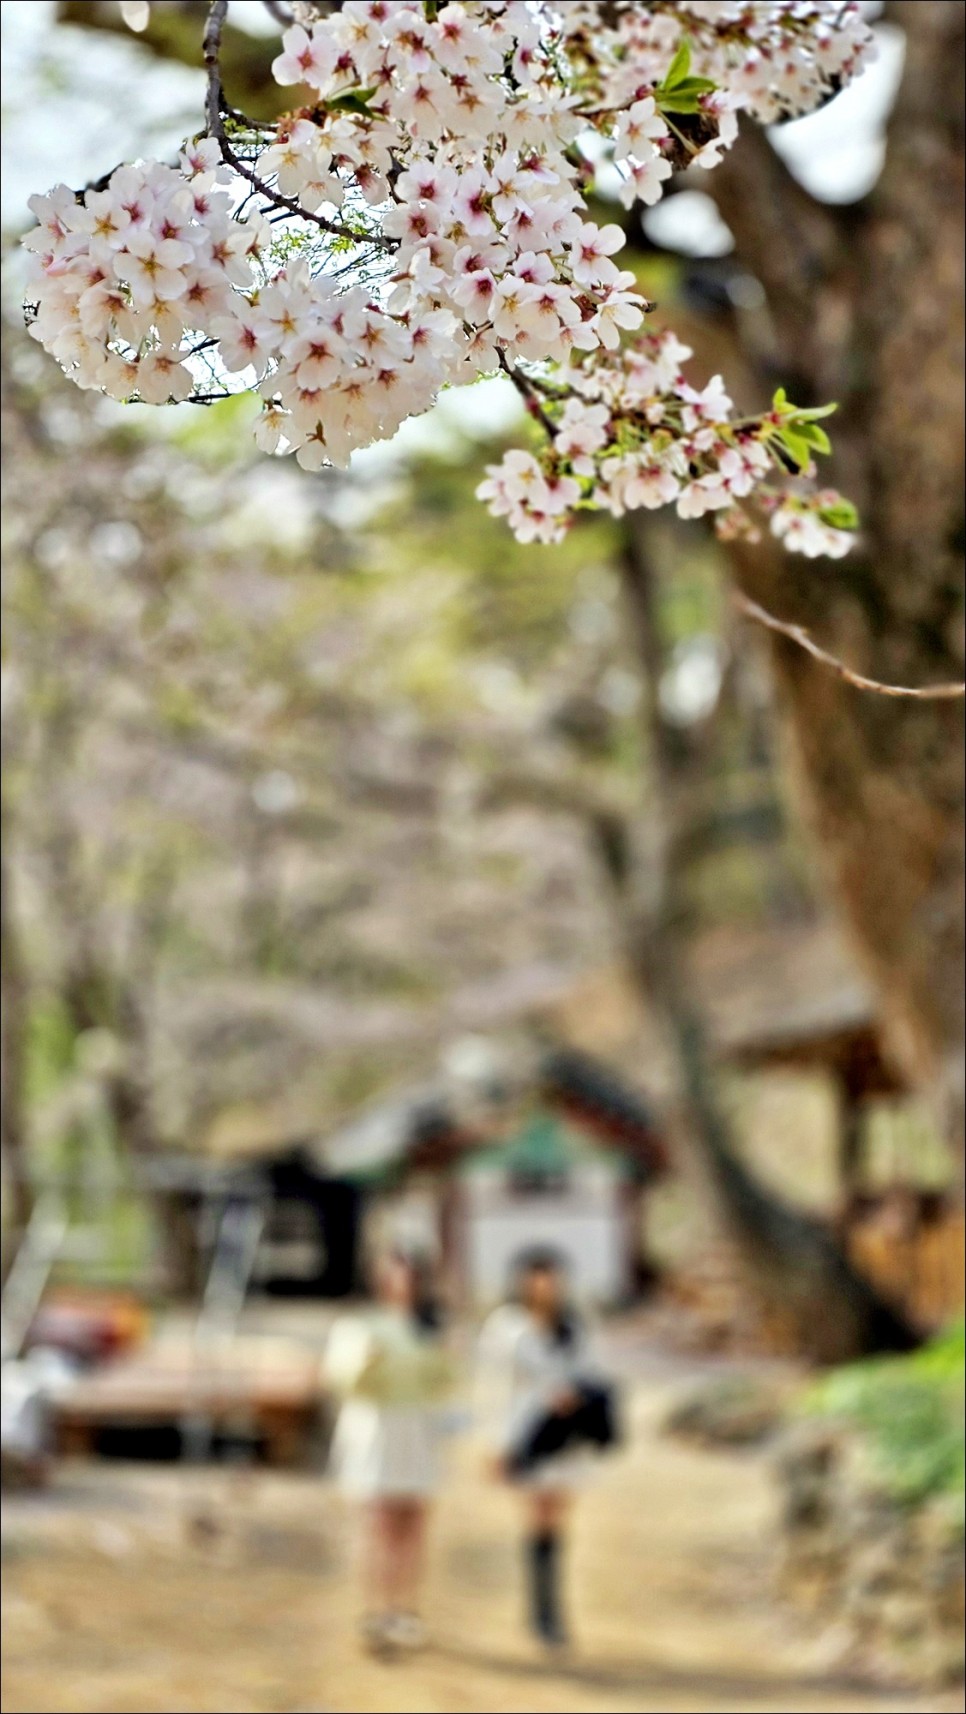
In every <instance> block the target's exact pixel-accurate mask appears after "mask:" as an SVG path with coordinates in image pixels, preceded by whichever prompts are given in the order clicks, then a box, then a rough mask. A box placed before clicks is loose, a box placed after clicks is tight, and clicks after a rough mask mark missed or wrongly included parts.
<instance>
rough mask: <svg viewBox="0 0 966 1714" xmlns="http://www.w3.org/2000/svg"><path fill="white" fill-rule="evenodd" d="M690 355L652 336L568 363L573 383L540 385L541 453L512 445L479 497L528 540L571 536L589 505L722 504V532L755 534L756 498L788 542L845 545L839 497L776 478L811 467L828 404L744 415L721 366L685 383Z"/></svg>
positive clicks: (683, 513)
mask: <svg viewBox="0 0 966 1714" xmlns="http://www.w3.org/2000/svg"><path fill="white" fill-rule="evenodd" d="M690 356H691V352H690V351H689V349H688V347H687V346H685V345H682V344H681V343H680V341H679V340H678V339H677V338H676V336H675V335H674V334H673V333H648V334H645V335H644V336H643V337H642V338H641V339H639V340H637V341H636V342H635V343H634V344H633V345H631V346H625V347H624V348H623V349H622V350H621V352H620V353H619V354H618V355H617V356H616V357H612V356H611V355H610V354H606V355H602V356H597V355H595V357H593V358H591V359H590V360H589V361H588V362H586V363H585V364H584V365H583V366H582V367H581V368H579V369H578V368H574V369H572V370H571V371H569V372H568V376H567V387H566V389H564V388H563V387H562V386H561V385H560V384H559V382H558V383H555V384H554V385H553V386H552V387H544V386H534V384H533V383H532V382H530V383H529V385H530V386H531V388H532V389H533V397H532V405H533V408H534V411H535V414H536V415H538V416H539V419H540V421H541V423H542V425H543V427H544V429H545V430H546V432H547V439H546V443H545V445H544V447H543V450H542V451H541V452H540V454H539V455H535V454H534V453H531V452H527V451H524V450H522V449H517V448H515V449H513V450H511V451H509V452H508V453H506V455H505V456H504V458H503V460H502V462H501V463H500V464H496V465H491V466H489V467H488V470H487V474H486V480H485V481H484V482H482V483H481V484H480V486H479V488H478V489H477V497H478V498H479V499H481V500H485V501H486V502H487V503H488V506H489V509H490V511H491V512H492V513H493V514H494V515H495V516H497V517H505V518H506V520H507V522H508V524H509V525H510V528H511V529H512V530H513V532H514V534H515V535H516V536H517V538H518V540H520V541H523V542H532V541H539V542H556V541H561V540H562V539H563V537H564V535H565V534H566V532H567V530H568V528H569V527H570V525H571V523H572V522H573V519H574V517H575V515H576V513H577V512H578V511H579V510H580V509H581V508H584V507H593V508H598V509H604V510H607V511H609V512H610V513H612V515H613V516H614V517H621V516H623V514H624V513H625V512H631V511H637V510H639V509H640V508H644V509H646V510H655V509H656V508H658V507H661V506H669V505H673V506H674V507H675V508H676V510H677V513H678V516H679V517H681V518H700V517H703V516H704V515H705V514H706V513H713V514H714V515H715V521H716V524H717V525H718V527H719V530H720V533H721V534H722V535H725V536H735V535H738V534H742V535H746V536H747V535H755V534H756V533H757V527H756V525H755V523H754V521H753V519H752V518H751V517H750V516H749V514H748V513H747V511H746V510H745V508H744V506H743V505H742V504H741V502H743V501H748V500H751V501H752V502H753V504H754V505H755V508H756V510H757V511H759V512H761V513H763V514H765V515H770V524H771V530H772V533H773V534H774V535H776V536H778V537H780V538H782V539H783V540H784V542H785V545H786V547H788V548H791V549H793V550H795V551H798V552H800V553H804V554H807V555H809V556H810V557H811V556H815V555H817V554H823V553H824V554H830V555H832V556H833V557H838V556H839V555H840V554H842V553H844V552H846V551H847V548H848V547H849V545H850V543H851V540H852V535H851V530H852V529H854V524H855V519H854V515H853V514H852V510H851V508H850V507H849V506H848V505H847V502H845V501H843V500H842V498H841V496H840V495H838V494H836V493H834V492H832V491H831V490H824V491H822V492H821V493H819V494H809V493H804V494H800V493H787V494H786V493H781V494H778V495H776V494H774V493H772V491H771V490H770V489H769V488H768V487H767V486H766V481H767V478H768V477H769V476H771V475H775V474H776V473H780V474H781V475H782V476H783V477H785V476H787V474H788V472H789V470H790V469H791V470H792V471H795V470H797V471H799V472H800V473H801V474H803V475H810V474H812V473H813V466H812V461H811V448H812V447H817V448H818V449H820V450H824V449H825V448H826V447H827V445H828V442H827V440H826V437H825V434H824V431H822V430H821V429H819V428H818V425H817V422H816V421H815V419H816V418H817V417H818V416H820V415H823V414H825V413H824V412H820V411H799V410H797V409H796V408H795V407H794V406H792V405H789V404H788V402H787V400H786V399H785V397H784V394H783V393H778V394H776V396H775V401H774V403H773V407H772V409H771V410H770V411H768V412H766V413H763V414H762V415H761V416H758V417H752V418H747V417H746V418H739V419H736V418H734V417H733V415H732V410H733V407H732V402H731V400H730V399H729V397H728V395H727V393H726V392H725V389H724V383H723V381H722V379H721V376H720V375H715V376H713V377H712V379H711V380H710V381H709V382H708V383H707V385H706V386H705V387H704V388H702V389H701V390H700V391H699V390H698V389H697V388H695V387H694V386H692V385H691V383H690V382H689V381H687V380H686V378H685V376H684V373H683V371H682V364H683V363H684V362H685V361H686V360H687V358H689V357H690Z"/></svg>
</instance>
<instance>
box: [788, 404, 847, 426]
mask: <svg viewBox="0 0 966 1714" xmlns="http://www.w3.org/2000/svg"><path fill="white" fill-rule="evenodd" d="M837 410H838V405H836V404H832V405H815V406H814V407H813V408H812V409H811V410H808V411H800V410H798V409H797V407H796V409H795V415H796V417H797V419H798V421H799V422H800V423H815V422H818V420H819V418H820V417H830V416H831V415H832V413H833V412H834V411H837Z"/></svg>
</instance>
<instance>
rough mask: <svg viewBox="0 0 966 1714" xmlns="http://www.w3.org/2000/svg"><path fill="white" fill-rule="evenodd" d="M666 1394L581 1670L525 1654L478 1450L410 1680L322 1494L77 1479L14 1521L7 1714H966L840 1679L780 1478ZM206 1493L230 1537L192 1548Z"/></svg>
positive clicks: (597, 1586)
mask: <svg viewBox="0 0 966 1714" xmlns="http://www.w3.org/2000/svg"><path fill="white" fill-rule="evenodd" d="M667 1396H668V1382H667V1379H666V1377H662V1376H660V1375H651V1376H650V1377H649V1376H648V1375H647V1374H646V1373H644V1374H642V1375H640V1376H639V1378H638V1380H637V1382H636V1383H635V1385H634V1388H633V1407H632V1417H633V1427H634V1433H633V1437H632V1444H631V1446H630V1448H629V1450H627V1451H626V1452H622V1453H621V1454H620V1455H619V1457H616V1458H615V1459H614V1460H613V1461H612V1462H611V1463H609V1464H607V1465H606V1466H605V1467H602V1469H601V1473H600V1476H599V1479H598V1480H597V1481H596V1483H595V1484H594V1486H593V1488H592V1489H591V1490H590V1491H589V1492H588V1494H587V1495H586V1496H585V1498H584V1500H583V1502H582V1506H581V1511H580V1515H579V1518H578V1522H577V1528H576V1534H575V1540H574V1547H573V1553H572V1556H571V1565H570V1578H571V1589H572V1597H573V1603H574V1610H575V1618H576V1625H575V1629H576V1631H577V1636H578V1646H577V1648H576V1649H575V1651H574V1654H573V1657H572V1658H571V1659H569V1660H568V1661H566V1662H556V1661H554V1662H547V1661H546V1660H545V1659H543V1658H541V1657H540V1656H539V1655H538V1654H537V1653H536V1651H535V1650H534V1649H533V1647H532V1646H531V1645H530V1644H529V1643H528V1642H527V1641H526V1639H525V1638H524V1637H523V1636H522V1634H521V1630H520V1625H519V1608H520V1589H519V1583H518V1550H517V1547H516V1545H515V1516H514V1509H513V1505H512V1499H511V1496H509V1495H507V1494H505V1493H503V1492H502V1491H501V1490H498V1489H490V1488H485V1487H483V1486H481V1483H480V1481H479V1478H478V1465H479V1457H478V1452H477V1451H476V1449H475V1448H474V1447H473V1445H472V1443H469V1442H467V1443H464V1444H461V1445H459V1446H457V1447H455V1448H454V1456H453V1469H452V1481H451V1484H450V1486H449V1487H448V1489H447V1493H446V1496H445V1499H444V1502H443V1504H442V1505H441V1507H440V1514H439V1518H438V1521H437V1528H436V1538H435V1544H434V1564H433V1576H432V1590H433V1594H432V1616H433V1628H434V1632H435V1636H436V1639H437V1640H436V1642H435V1643H434V1646H433V1647H432V1648H431V1649H429V1650H428V1651H427V1652H426V1654H425V1655H423V1656H421V1657H419V1658H417V1659H413V1660H411V1661H409V1662H407V1663H406V1664H405V1665H403V1666H399V1665H395V1666H386V1665H380V1664H377V1663H372V1662H369V1661H368V1660H365V1659H364V1658H363V1657H362V1656H361V1655H360V1653H359V1650H358V1647H357V1643H356V1637H355V1628H354V1622H355V1610H356V1600H355V1590H354V1568H353V1552H352V1529H351V1520H350V1519H347V1518H346V1517H345V1515H344V1514H343V1512H342V1509H341V1506H340V1505H339V1503H338V1501H337V1500H336V1498H335V1496H334V1495H333V1494H332V1493H331V1490H330V1489H329V1488H328V1486H327V1485H326V1484H324V1483H323V1482H321V1481H319V1480H317V1479H314V1478H311V1477H306V1476H279V1475H272V1474H267V1473H265V1474H261V1473H257V1474H255V1475H253V1476H249V1477H247V1478H246V1477H239V1476H237V1475H236V1476H235V1477H234V1478H232V1477H228V1476H226V1475H225V1474H220V1475H216V1476H215V1477H211V1476H206V1475H205V1473H204V1472H192V1473H189V1474H188V1475H185V1474H183V1473H180V1472H178V1471H177V1470H175V1469H171V1468H161V1467H156V1468H149V1467H144V1466H140V1467H136V1466H117V1465H108V1464H104V1463H102V1464H95V1465H87V1466H74V1467H65V1469H64V1470H63V1471H62V1472H61V1474H60V1477H59V1479H58V1483H57V1487H56V1489H55V1490H54V1491H53V1492H52V1493H51V1494H50V1495H48V1496H46V1497H43V1498H41V1499H39V1500H38V1499H36V1498H34V1499H31V1500H29V1501H28V1500H16V1501H14V1502H11V1504H10V1505H8V1507H7V1508H6V1511H7V1520H6V1537H7V1567H6V1575H5V1578H4V1585H5V1588H4V1594H5V1600H4V1632H5V1637H4V1650H3V1664H4V1691H3V1709H4V1714H39V1711H40V1710H50V1711H51V1714H62V1711H63V1714H66V1711H68V1710H69V1711H71V1714H75V1711H76V1714H80V1711H83V1714H94V1711H96V1714H114V1711H117V1714H120V1711H122V1710H125V1711H131V1714H179V1711H181V1710H198V1711H199V1714H242V1711H245V1714H249V1711H250V1714H282V1711H285V1710H289V1711H298V1710H303V1711H308V1710H325V1711H329V1714H336V1711H339V1714H343V1711H345V1714H349V1711H353V1714H361V1711H364V1710H371V1711H375V1710H387V1711H388V1710H392V1711H399V1714H409V1711H412V1714H416V1711H419V1714H458V1711H460V1714H461V1711H467V1714H468V1711H475V1710H480V1711H482V1710H491V1709H493V1710H505V1711H507V1714H510V1711H513V1714H515V1711H520V1714H523V1711H524V1710H526V1711H533V1714H542V1711H547V1714H549V1711H551V1710H554V1711H558V1714H608V1711H614V1714H632V1711H633V1714H648V1711H652V1710H653V1711H657V1710H668V1711H669V1714H670V1711H672V1710H694V1711H701V1714H711V1711H716V1714H718V1711H720V1714H726V1711H730V1710H735V1711H739V1710H740V1711H742V1714H782V1711H787V1714H813V1711H814V1714H833V1711H834V1714H849V1711H852V1710H855V1711H859V1710H868V1711H870V1714H872V1711H874V1710H882V1711H883V1714H886V1711H890V1710H891V1711H895V1714H913V1710H916V1709H918V1710H922V1711H923V1714H925V1711H926V1710H935V1711H939V1710H944V1709H945V1710H951V1709H953V1708H957V1707H958V1708H961V1707H962V1703H961V1702H957V1701H955V1700H952V1699H948V1698H947V1699H943V1698H934V1699H932V1700H930V1699H928V1698H924V1699H920V1700H919V1701H915V1700H914V1699H913V1698H911V1697H910V1696H909V1695H908V1694H895V1695H891V1694H887V1693H883V1692H877V1691H875V1690H874V1689H870V1688H868V1687H863V1686H861V1685H858V1684H856V1683H854V1682H849V1681H848V1680H847V1679H843V1677H842V1675H841V1674H838V1675H836V1674H835V1673H834V1672H832V1671H829V1670H823V1669H822V1667H821V1665H820V1663H819V1657H818V1655H817V1652H816V1646H815V1643H814V1640H809V1639H808V1638H807V1637H806V1636H805V1635H804V1633H803V1632H802V1631H801V1630H799V1629H798V1628H797V1627H796V1624H795V1623H794V1621H793V1620H792V1619H791V1618H790V1616H789V1615H788V1614H787V1613H786V1612H784V1611H783V1610H782V1609H781V1608H780V1607H779V1606H778V1604H777V1603H776V1601H775V1598H774V1594H773V1589H772V1584H771V1579H770V1552H771V1548H770V1543H771V1541H772V1539H773V1535H772V1506H773V1504H774V1496H773V1493H772V1489H771V1485H770V1481H769V1478H768V1472H767V1464H766V1462H765V1461H764V1460H763V1459H762V1458H760V1457H757V1456H749V1457H741V1458H738V1457H734V1456H730V1455H729V1456H723V1455H718V1454H712V1453H707V1452H696V1451H692V1450H690V1449H688V1448H686V1447H682V1446H680V1445H678V1444H675V1443H673V1442H670V1441H668V1440H666V1439H662V1438H660V1437H659V1436H658V1435H657V1434H656V1433H655V1422H656V1420H657V1418H658V1416H659V1414H660V1412H661V1410H662V1409H663V1407H664V1405H665V1403H666V1399H667ZM206 1491H207V1492H209V1493H210V1494H211V1495H212V1497H213V1499H214V1503H215V1506H216V1510H217V1515H218V1516H219V1517H221V1518H223V1519H226V1520H227V1527H226V1528H225V1529H224V1531H223V1533H219V1534H217V1535H214V1536H211V1537H208V1536H205V1535H197V1534H196V1535H195V1536H194V1537H191V1536H190V1535H189V1534H188V1532H187V1531H186V1522H185V1520H186V1518H187V1517H188V1516H189V1515H190V1514H191V1512H192V1511H194V1512H197V1509H198V1506H199V1503H200V1501H201V1500H202V1498H203V1496H204V1494H205V1492H206Z"/></svg>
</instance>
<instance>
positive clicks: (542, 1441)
mask: <svg viewBox="0 0 966 1714" xmlns="http://www.w3.org/2000/svg"><path fill="white" fill-rule="evenodd" d="M478 1399H479V1401H480V1404H481V1407H482V1411H483V1414H484V1419H485V1423H486V1426H487V1427H488V1429H489V1437H490V1439H491V1443H492V1445H493V1448H494V1450H493V1453H492V1455H491V1459H490V1471H491V1474H492V1475H494V1476H495V1477H497V1479H499V1480H503V1481H507V1482H510V1483H512V1484H513V1485H514V1486H515V1487H517V1489H518V1490H519V1492H520V1495H521V1498H522V1500H523V1508H524V1518H525V1527H526V1543H525V1553H526V1577H527V1587H528V1595H529V1619H530V1627H531V1629H532V1630H533V1632H534V1634H535V1635H536V1636H537V1637H538V1638H539V1639H540V1641H541V1642H543V1643H546V1644H547V1645H549V1646H551V1647H562V1646H564V1645H565V1644H566V1643H567V1641H568V1632H567V1626H566V1624H565V1622H564V1617H563V1608H562V1602H561V1594H560V1581H561V1578H560V1570H561V1557H562V1546H563V1541H564V1538H565V1534H566V1529H567V1525H568V1522H569V1518H570V1513H571V1509H572V1501H573V1498H574V1495H575V1493H576V1492H577V1491H578V1489H579V1488H580V1487H581V1486H582V1484H583V1482H584V1479H585V1477H586V1474H587V1468H588V1459H587V1453H588V1451H589V1449H590V1448H592V1447H597V1448H603V1447H606V1446H610V1445H612V1444H614V1442H615V1441H616V1439H617V1431H616V1425H615V1420H614V1396H613V1390H612V1388H611V1387H610V1386H609V1385H608V1383H607V1382H606V1381H605V1380H604V1378H603V1376H602V1373H601V1370H600V1365H599V1362H598V1359H597V1357H596V1355H595V1351H594V1342H593V1339H592V1336H591V1332H590V1329H589V1327H588V1325H587V1322H586V1319H585V1318H584V1317H583V1316H582V1315H581V1314H579V1313H578V1311H577V1309H576V1308H575V1307H574V1304H573V1303H572V1301H571V1298H570V1293H569V1290H568V1285H567V1278H566V1271H565V1266H564V1263H563V1260H562V1258H561V1257H560V1256H559V1255H557V1253H556V1252H555V1251H553V1250H549V1249H543V1248H541V1249H533V1250H530V1251H527V1252H526V1253H525V1254H524V1255H523V1256H521V1257H520V1259H519V1261H518V1262H517V1265H516V1269H515V1280H514V1286H513V1289H512V1291H511V1294H510V1296H509V1298H508V1300H507V1301H506V1302H505V1303H503V1304H501V1306H500V1307H499V1308H498V1309H495V1310H494V1311H493V1313H492V1314H491V1315H490V1316H489V1318H488V1320H487V1321H486V1322H485V1324H484V1326H483V1329H482V1332H481V1334H480V1340H479V1348H478Z"/></svg>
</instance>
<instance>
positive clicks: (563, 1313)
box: [513, 1244, 580, 1350]
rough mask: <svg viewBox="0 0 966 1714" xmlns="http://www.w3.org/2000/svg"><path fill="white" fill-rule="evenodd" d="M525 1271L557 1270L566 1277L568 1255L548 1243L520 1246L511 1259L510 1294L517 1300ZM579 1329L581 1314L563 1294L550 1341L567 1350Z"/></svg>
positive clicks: (520, 1294) (553, 1322)
mask: <svg viewBox="0 0 966 1714" xmlns="http://www.w3.org/2000/svg"><path fill="white" fill-rule="evenodd" d="M527 1274H556V1275H557V1276H558V1277H559V1278H560V1279H566V1275H567V1258H566V1256H565V1255H564V1254H563V1252H562V1251H560V1250H555V1249H553V1247H552V1246H551V1245H549V1244H534V1245H533V1246H532V1247H531V1248H530V1249H529V1250H522V1251H521V1252H520V1254H519V1255H518V1256H517V1257H516V1259H515V1261H514V1263H513V1275H514V1281H515V1289H514V1291H513V1296H514V1298H515V1299H516V1300H517V1302H520V1301H521V1299H522V1297H523V1289H522V1288H523V1281H524V1280H525V1278H526V1276H527ZM579 1331H580V1317H579V1315H578V1314H577V1312H576V1310H575V1309H574V1306H573V1304H572V1303H570V1302H569V1301H568V1300H567V1299H566V1298H565V1299H564V1301H563V1303H562V1304H561V1305H560V1308H559V1309H558V1311H557V1313H556V1315H555V1316H554V1318H553V1321H552V1323H551V1326H550V1332H551V1336H552V1338H553V1342H554V1344H555V1345H559V1346H561V1348H562V1349H564V1350H569V1349H570V1347H571V1346H572V1345H573V1344H574V1343H575V1342H576V1339H577V1334H578V1333H579Z"/></svg>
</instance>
